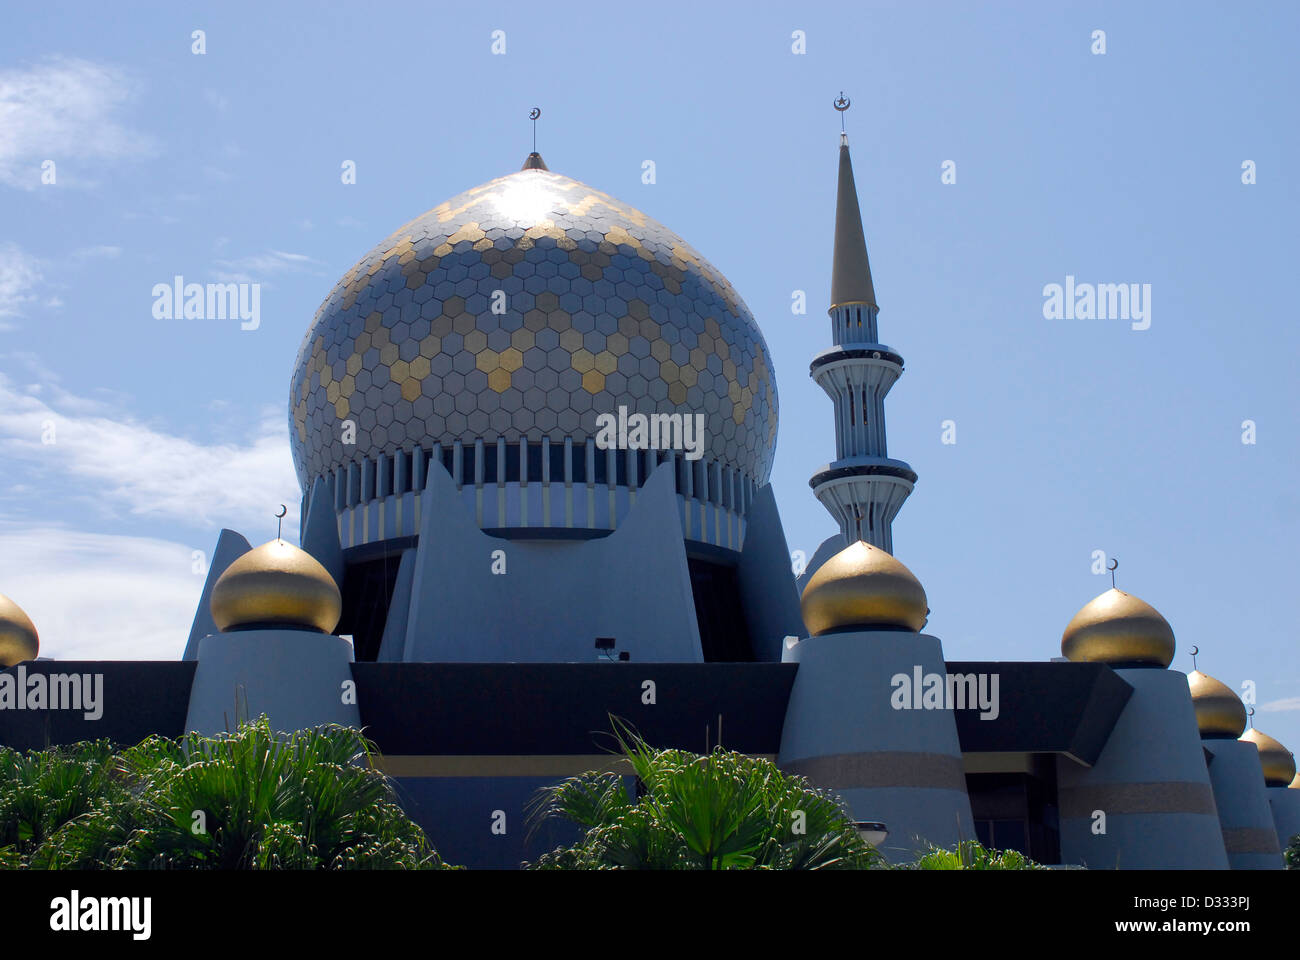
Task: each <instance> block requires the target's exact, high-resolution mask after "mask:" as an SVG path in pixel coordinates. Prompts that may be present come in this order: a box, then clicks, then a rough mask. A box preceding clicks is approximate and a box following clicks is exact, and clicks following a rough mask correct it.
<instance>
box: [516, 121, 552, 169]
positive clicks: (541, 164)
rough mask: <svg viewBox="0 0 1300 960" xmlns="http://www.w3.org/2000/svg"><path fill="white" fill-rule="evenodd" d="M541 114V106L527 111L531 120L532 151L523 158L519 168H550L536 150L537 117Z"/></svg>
mask: <svg viewBox="0 0 1300 960" xmlns="http://www.w3.org/2000/svg"><path fill="white" fill-rule="evenodd" d="M541 115H542V108H541V107H533V109H531V110H529V111H528V119H529V120H531V121H533V152H532V153H530V154H529V155H528V158H527V159H526V160H524V165H523V166H522V167H520V168H519V169H520V170H549V169H550V167H548V166H547V165H546V161H545V160H543V159H542V155H541V154H540V153H538V152H537V118H538V117H540V116H541Z"/></svg>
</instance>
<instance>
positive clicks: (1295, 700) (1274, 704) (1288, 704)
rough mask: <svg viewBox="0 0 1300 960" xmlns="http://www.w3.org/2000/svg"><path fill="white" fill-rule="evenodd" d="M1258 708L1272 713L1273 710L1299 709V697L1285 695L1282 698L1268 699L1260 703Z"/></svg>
mask: <svg viewBox="0 0 1300 960" xmlns="http://www.w3.org/2000/svg"><path fill="white" fill-rule="evenodd" d="M1259 709H1261V710H1264V711H1267V712H1269V713H1272V712H1273V711H1275V710H1300V697H1286V698H1284V699H1282V700H1270V701H1269V702H1268V703H1261V704H1260V705H1259Z"/></svg>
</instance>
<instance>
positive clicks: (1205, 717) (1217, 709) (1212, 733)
mask: <svg viewBox="0 0 1300 960" xmlns="http://www.w3.org/2000/svg"><path fill="white" fill-rule="evenodd" d="M1187 686H1188V687H1189V688H1190V689H1191V692H1192V706H1193V707H1194V708H1195V710H1196V726H1197V728H1198V729H1199V730H1200V731H1201V736H1202V737H1206V738H1219V739H1232V740H1235V739H1237V738H1238V737H1240V736H1241V733H1242V731H1243V730H1245V729H1246V705H1245V704H1243V703H1242V702H1241V697H1239V696H1237V694H1236V692H1235V691H1234V690H1233V689H1232V688H1231V687H1229V686H1228V685H1227V684H1225V683H1221V682H1220V681H1218V680H1215V679H1214V678H1213V677H1211V676H1209V675H1208V674H1205V673H1202V672H1201V671H1200V670H1193V671H1192V672H1191V673H1189V674H1188V675H1187Z"/></svg>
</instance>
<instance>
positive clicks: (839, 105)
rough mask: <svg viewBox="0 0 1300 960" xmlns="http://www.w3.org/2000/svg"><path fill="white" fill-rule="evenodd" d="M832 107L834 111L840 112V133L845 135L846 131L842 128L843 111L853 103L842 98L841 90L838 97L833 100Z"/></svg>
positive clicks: (846, 98) (844, 97) (842, 92)
mask: <svg viewBox="0 0 1300 960" xmlns="http://www.w3.org/2000/svg"><path fill="white" fill-rule="evenodd" d="M834 105H835V109H836V110H838V111H839V112H840V133H846V132H847V130H846V129H845V126H844V111H845V110H847V109H848V108H849V107H851V106H852V105H853V101H852V100H850V99H849V98H848V97H846V96H844V91H843V90H841V91H840V95H839V96H838V97H836V98H835V103H834Z"/></svg>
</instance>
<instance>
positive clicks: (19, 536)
mask: <svg viewBox="0 0 1300 960" xmlns="http://www.w3.org/2000/svg"><path fill="white" fill-rule="evenodd" d="M210 549H211V546H210V545H208V544H203V545H200V546H191V545H188V544H183V543H175V542H171V541H167V540H156V539H151V538H146V537H129V536H110V535H105V534H98V533H85V532H79V531H75V530H69V529H66V528H64V527H59V526H50V525H32V526H26V525H21V524H15V523H11V522H0V589H2V590H3V591H4V593H5V595H6V596H8V597H10V598H12V599H13V600H14V602H15V603H17V604H18V605H19V606H21V607H22V608H23V609H24V610H25V611H26V612H27V615H28V616H30V617H31V618H32V622H33V623H35V624H36V630H37V632H38V633H39V634H40V642H41V650H40V655H41V656H43V657H54V658H55V659H64V660H67V659H85V660H176V659H179V658H180V656H181V653H182V652H183V651H184V649H185V640H186V638H187V637H188V636H189V631H190V625H191V624H192V623H193V621H194V611H195V608H196V607H197V606H198V601H199V596H200V594H201V593H202V590H203V573H202V572H196V564H195V561H194V551H195V550H201V551H208V550H210ZM205 563H206V555H205V558H204V559H203V560H202V561H200V563H199V565H198V570H200V571H202V570H203V566H202V565H203V564H205Z"/></svg>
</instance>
